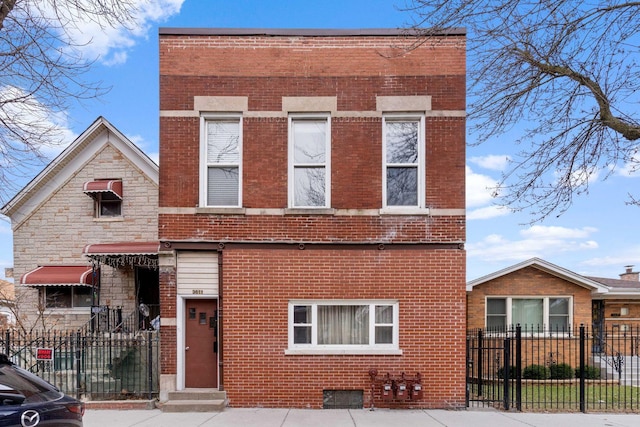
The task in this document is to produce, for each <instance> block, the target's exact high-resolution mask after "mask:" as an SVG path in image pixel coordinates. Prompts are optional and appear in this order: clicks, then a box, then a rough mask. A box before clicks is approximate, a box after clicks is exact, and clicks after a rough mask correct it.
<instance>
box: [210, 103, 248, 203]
mask: <svg viewBox="0 0 640 427" xmlns="http://www.w3.org/2000/svg"><path fill="white" fill-rule="evenodd" d="M229 119H236V120H238V126H239V128H240V129H239V140H238V204H237V205H229V206H224V205H222V206H218V205H208V204H207V190H208V188H207V176H208V169H207V167H208V164H207V122H209V121H216V120H229ZM242 128H243V124H242V114H238V113H226V114H225V113H203V114H201V115H200V176H199V182H200V204H199V207H201V208H239V207H242V163H243V161H242V141H243V139H244V137H243V134H242ZM233 166H235V165H233Z"/></svg>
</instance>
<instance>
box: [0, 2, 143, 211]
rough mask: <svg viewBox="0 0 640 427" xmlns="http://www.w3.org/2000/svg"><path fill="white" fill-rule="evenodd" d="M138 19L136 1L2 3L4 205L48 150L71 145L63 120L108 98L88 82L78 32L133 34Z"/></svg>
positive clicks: (0, 165) (0, 164) (0, 159)
mask: <svg viewBox="0 0 640 427" xmlns="http://www.w3.org/2000/svg"><path fill="white" fill-rule="evenodd" d="M134 12H135V2H134V0H0V75H1V76H2V79H0V205H2V204H3V203H2V202H3V201H4V200H5V198H6V197H7V196H8V194H10V193H13V192H14V191H17V190H18V189H19V188H16V187H19V186H20V185H19V184H18V183H19V182H20V178H26V177H30V176H32V174H33V169H34V167H36V168H40V167H42V166H43V164H45V163H46V162H47V161H48V160H49V159H47V158H46V156H45V154H44V153H45V150H46V149H47V148H48V147H55V146H59V145H60V144H62V143H66V142H69V138H68V134H67V133H66V129H65V128H64V127H62V126H61V125H60V123H61V122H64V121H65V120H61V119H60V117H63V115H64V114H65V112H66V111H67V110H68V109H69V107H70V106H71V104H72V103H75V102H82V101H84V100H89V99H93V98H96V97H99V96H101V95H103V94H104V93H106V92H107V91H108V88H106V87H104V86H103V85H102V83H100V82H88V81H85V79H84V76H85V73H86V72H88V71H89V70H90V68H91V66H92V65H93V63H92V60H90V59H88V58H86V57H85V54H84V51H83V48H84V47H85V44H84V43H81V44H79V43H77V42H75V41H74V40H75V39H74V35H73V34H72V32H73V31H74V30H75V31H76V33H77V32H78V31H79V29H81V28H82V27H81V25H84V24H86V23H87V22H92V23H94V24H97V25H98V26H99V27H101V28H106V27H114V28H118V27H127V26H129V25H131V24H132V23H133V20H134V17H133V13H134Z"/></svg>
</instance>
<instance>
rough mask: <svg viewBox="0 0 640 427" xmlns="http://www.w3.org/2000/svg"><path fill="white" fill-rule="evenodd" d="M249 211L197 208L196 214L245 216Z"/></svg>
mask: <svg viewBox="0 0 640 427" xmlns="http://www.w3.org/2000/svg"><path fill="white" fill-rule="evenodd" d="M246 213H247V210H246V209H245V208H233V207H229V208H223V207H204V208H201V207H197V208H196V214H214V215H216V214H218V215H245V214H246Z"/></svg>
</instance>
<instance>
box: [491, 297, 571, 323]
mask: <svg viewBox="0 0 640 427" xmlns="http://www.w3.org/2000/svg"><path fill="white" fill-rule="evenodd" d="M571 307H572V304H571V298H570V297H517V298H516V297H505V298H487V304H486V308H487V310H486V316H487V317H486V325H487V327H488V328H505V327H506V326H508V325H518V324H519V325H521V326H522V327H529V328H531V327H534V328H536V327H540V328H543V327H544V328H547V329H550V330H551V331H555V330H558V331H560V330H564V331H566V330H568V329H569V326H570V325H571V314H572V313H571Z"/></svg>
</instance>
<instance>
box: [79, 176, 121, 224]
mask: <svg viewBox="0 0 640 427" xmlns="http://www.w3.org/2000/svg"><path fill="white" fill-rule="evenodd" d="M83 191H84V192H85V194H88V195H90V196H91V197H92V198H93V200H94V215H95V217H96V218H109V217H119V216H122V194H123V193H122V180H120V179H98V180H95V181H88V182H85V183H84V186H83Z"/></svg>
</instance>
